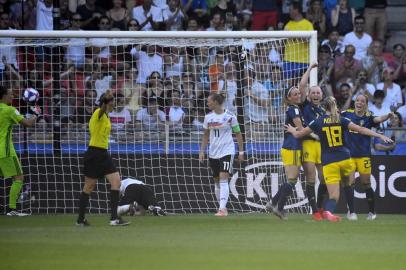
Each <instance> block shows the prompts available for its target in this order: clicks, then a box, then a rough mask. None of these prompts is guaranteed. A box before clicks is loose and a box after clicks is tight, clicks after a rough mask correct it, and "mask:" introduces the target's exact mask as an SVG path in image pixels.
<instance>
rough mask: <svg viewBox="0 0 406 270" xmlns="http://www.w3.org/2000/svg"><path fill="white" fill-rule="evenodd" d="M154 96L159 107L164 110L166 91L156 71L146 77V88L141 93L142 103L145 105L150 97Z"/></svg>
mask: <svg viewBox="0 0 406 270" xmlns="http://www.w3.org/2000/svg"><path fill="white" fill-rule="evenodd" d="M152 97H153V98H155V99H156V100H157V102H158V105H159V109H160V110H165V107H166V100H165V97H166V93H165V91H164V86H163V84H162V77H161V75H160V74H159V72H157V71H153V72H152V73H151V75H150V76H149V77H148V78H147V89H146V91H145V92H144V93H143V103H142V104H143V105H145V106H147V105H148V104H147V103H146V102H147V101H148V100H149V99H150V98H152Z"/></svg>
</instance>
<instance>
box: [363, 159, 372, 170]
mask: <svg viewBox="0 0 406 270" xmlns="http://www.w3.org/2000/svg"><path fill="white" fill-rule="evenodd" d="M364 168H365V169H367V168H371V160H370V159H366V160H364Z"/></svg>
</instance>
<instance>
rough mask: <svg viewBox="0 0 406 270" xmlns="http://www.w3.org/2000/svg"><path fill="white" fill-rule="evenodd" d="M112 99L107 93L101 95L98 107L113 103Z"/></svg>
mask: <svg viewBox="0 0 406 270" xmlns="http://www.w3.org/2000/svg"><path fill="white" fill-rule="evenodd" d="M113 100H114V97H113V96H112V95H110V94H109V93H107V92H106V93H103V94H102V95H101V96H100V98H99V103H100V107H101V106H103V104H107V103H109V102H110V101H113Z"/></svg>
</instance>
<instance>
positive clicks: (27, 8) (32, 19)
mask: <svg viewBox="0 0 406 270" xmlns="http://www.w3.org/2000/svg"><path fill="white" fill-rule="evenodd" d="M33 2H34V0H27V1H14V2H13V3H11V4H10V12H9V14H10V21H11V23H12V24H13V27H15V28H16V29H21V30H33V29H35V26H36V17H37V9H36V6H35V4H34V3H33ZM23 8H24V12H23Z"/></svg>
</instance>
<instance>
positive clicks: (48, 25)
mask: <svg viewBox="0 0 406 270" xmlns="http://www.w3.org/2000/svg"><path fill="white" fill-rule="evenodd" d="M52 2H53V1H52V0H38V1H37V25H36V27H35V29H36V30H54V19H53V17H52V9H53V5H52Z"/></svg>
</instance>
